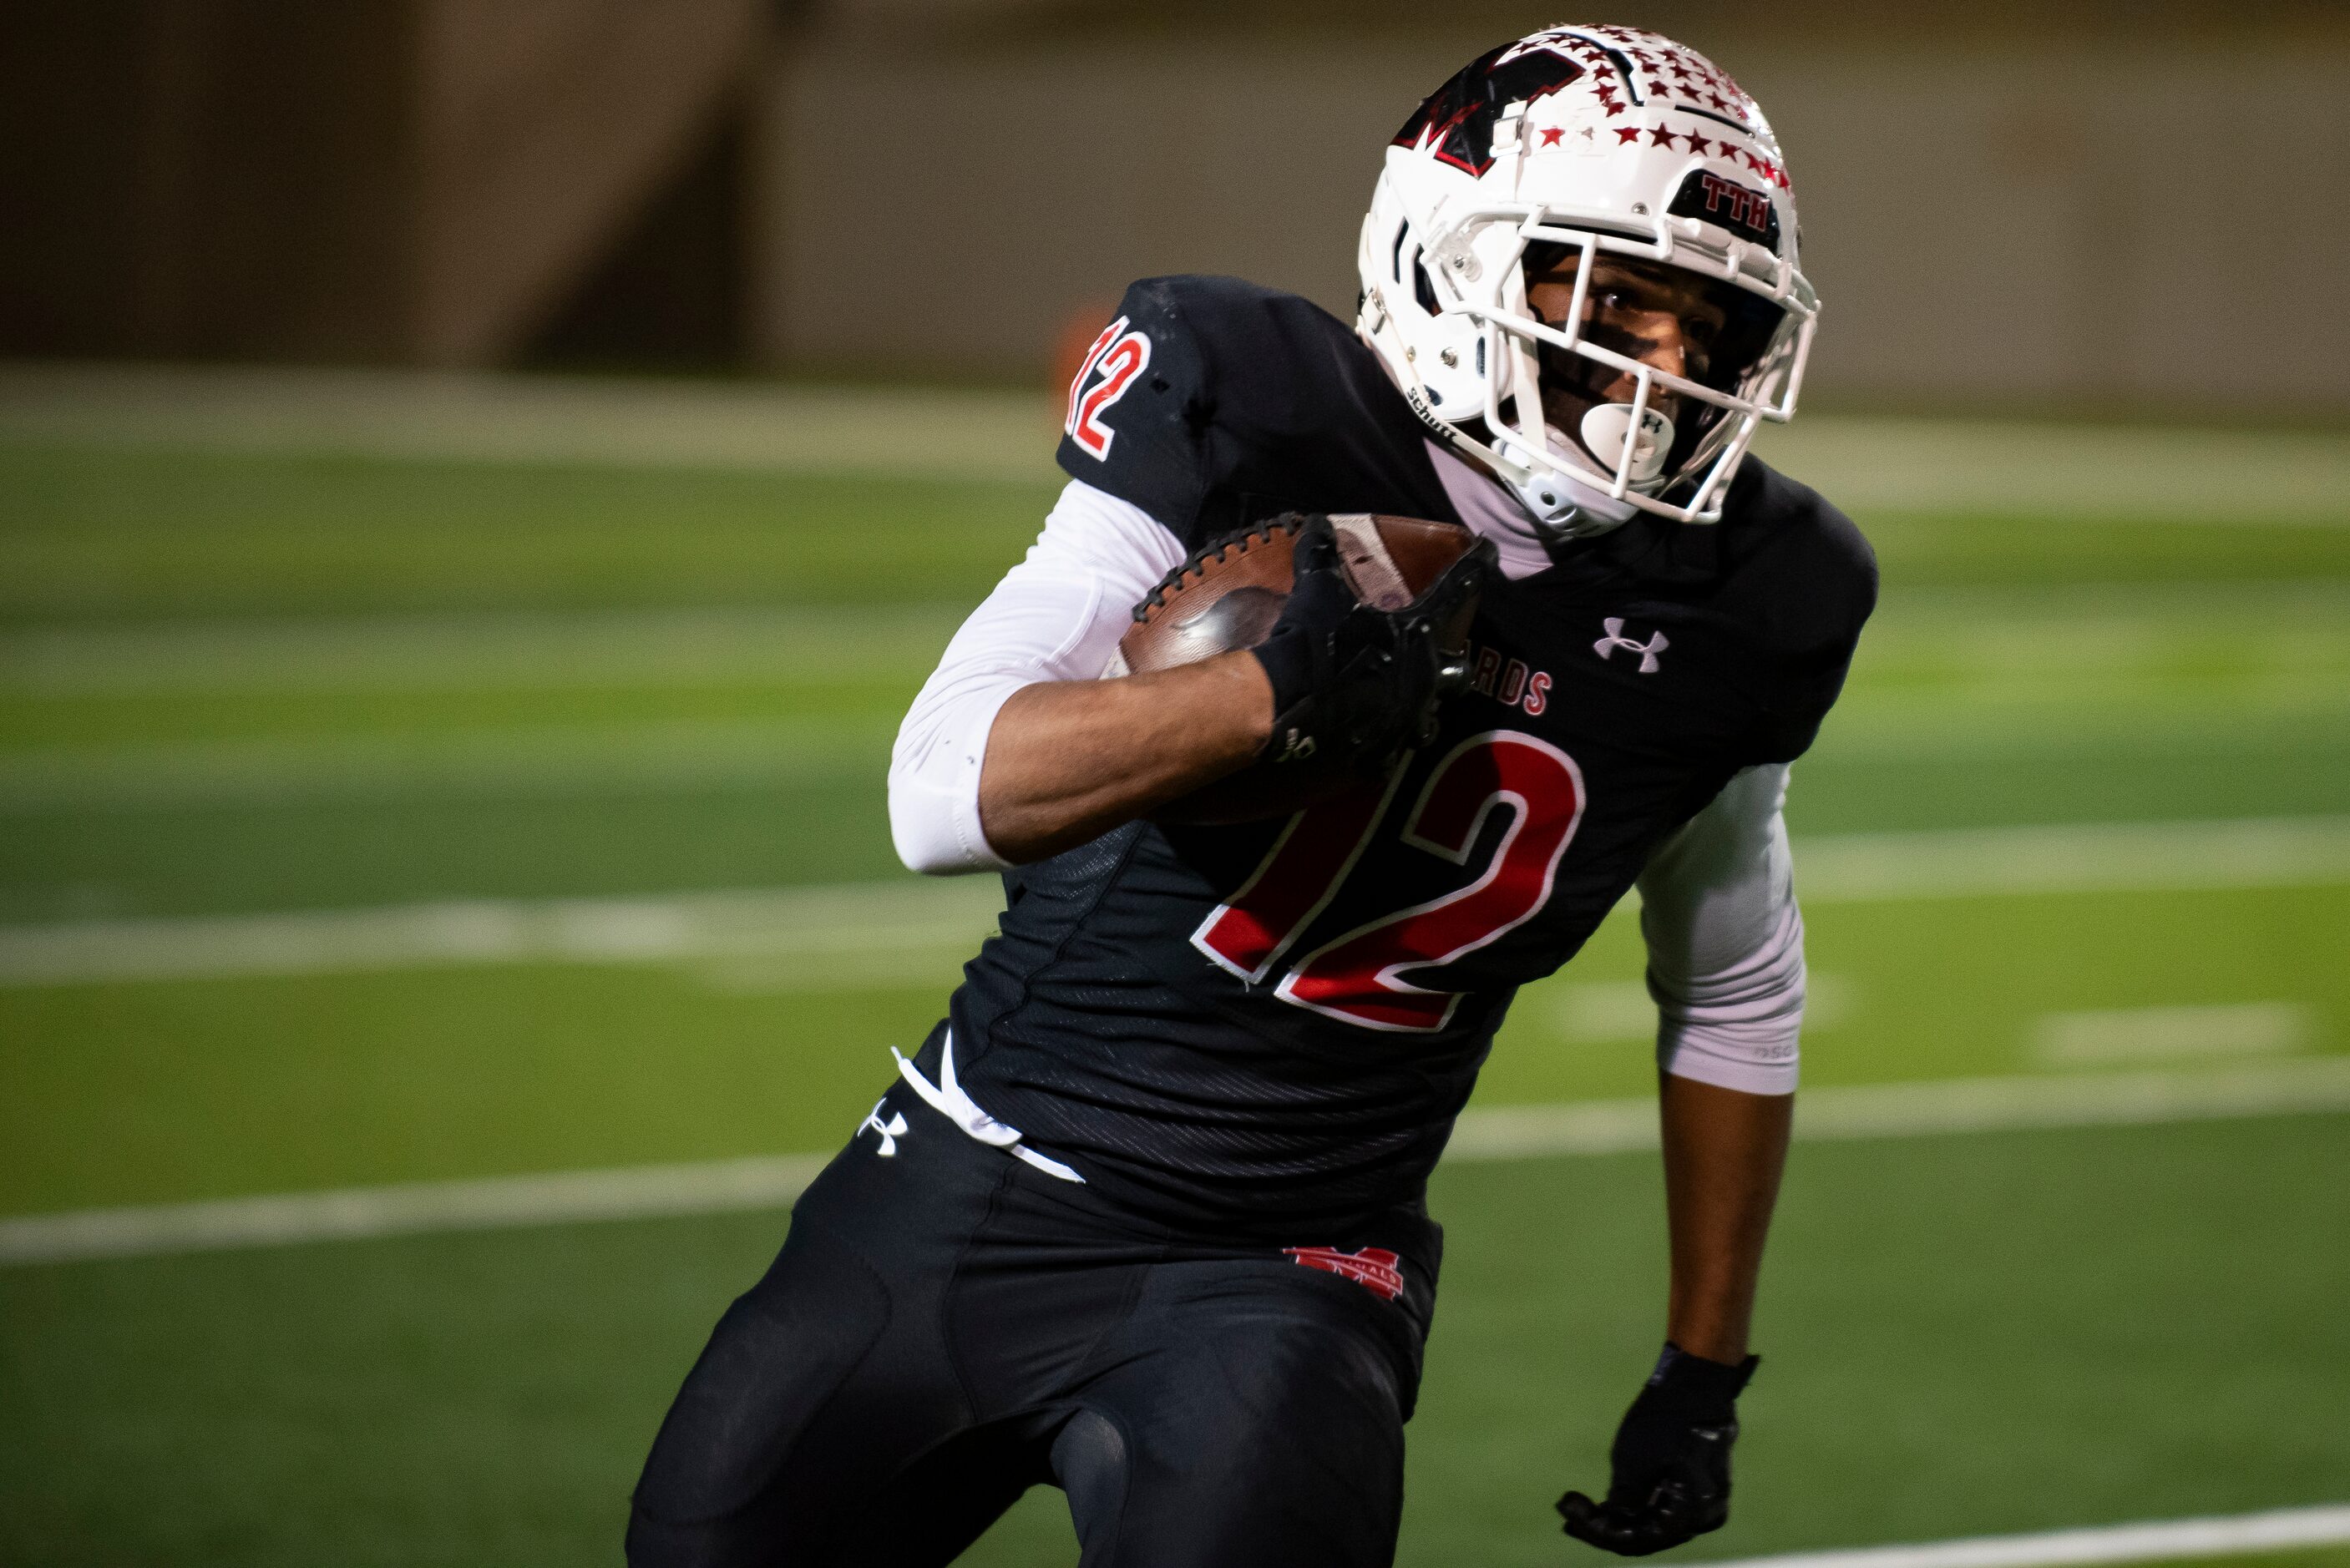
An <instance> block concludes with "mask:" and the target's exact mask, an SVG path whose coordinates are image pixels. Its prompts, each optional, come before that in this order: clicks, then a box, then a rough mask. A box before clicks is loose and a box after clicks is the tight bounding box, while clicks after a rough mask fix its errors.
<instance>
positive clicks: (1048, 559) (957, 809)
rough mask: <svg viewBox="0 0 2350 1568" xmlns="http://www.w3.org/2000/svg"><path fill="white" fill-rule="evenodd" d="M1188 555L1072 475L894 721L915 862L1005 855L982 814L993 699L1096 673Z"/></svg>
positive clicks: (892, 828) (985, 863) (895, 795)
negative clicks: (1038, 529) (1017, 559)
mask: <svg viewBox="0 0 2350 1568" xmlns="http://www.w3.org/2000/svg"><path fill="white" fill-rule="evenodd" d="M1183 559H1184V552H1183V547H1182V545H1181V543H1180V541H1179V540H1178V539H1177V538H1176V537H1175V535H1173V534H1172V533H1170V532H1169V531H1168V530H1167V529H1166V528H1165V527H1164V526H1162V525H1161V524H1159V522H1158V520H1157V519H1155V518H1153V517H1152V516H1151V515H1150V514H1149V513H1148V512H1145V511H1143V510H1142V508H1140V507H1139V506H1137V505H1135V504H1132V503H1131V502H1127V501H1121V500H1119V499H1118V497H1116V496H1114V495H1111V494H1108V493H1107V492H1104V491H1100V490H1097V489H1095V488H1094V487H1093V486H1091V485H1089V484H1086V483H1082V482H1080V481H1076V480H1072V481H1070V482H1069V484H1068V486H1067V487H1066V489H1064V490H1063V491H1062V492H1061V498H1060V500H1059V501H1058V502H1057V503H1055V505H1054V507H1053V510H1052V513H1051V514H1050V515H1049V516H1047V517H1046V518H1045V531H1044V533H1042V534H1041V535H1038V536H1037V539H1036V543H1035V544H1034V545H1030V546H1029V549H1028V555H1027V557H1026V559H1024V560H1023V561H1022V562H1021V563H1020V564H1019V565H1018V566H1014V567H1013V568H1012V570H1011V571H1009V572H1007V573H1006V574H1004V577H1003V581H1002V582H1000V583H998V584H997V585H996V586H995V591H994V592H993V593H991V594H990V595H988V596H987V598H986V601H985V602H984V603H983V604H982V605H981V606H980V607H979V608H977V609H976V610H973V611H972V615H971V618H970V619H968V620H966V621H964V622H963V624H962V629H961V630H959V631H957V632H956V633H955V635H954V639H953V640H952V641H951V642H949V643H948V644H947V649H946V652H945V654H944V655H943V656H942V657H941V659H940V660H939V667H938V669H937V670H934V671H932V672H931V678H930V680H927V681H926V682H924V683H923V686H922V690H921V692H920V695H919V696H917V697H916V698H915V699H914V705H913V706H912V707H911V708H910V709H909V710H908V711H907V712H906V719H905V722H903V723H902V724H900V725H899V727H898V743H897V745H896V746H895V747H894V748H893V749H892V750H891V752H890V756H889V837H890V840H891V842H892V843H894V844H895V845H896V846H897V849H898V858H899V859H900V860H902V861H904V862H905V863H906V865H907V867H909V868H910V869H911V870H915V871H921V872H926V873H929V874H931V875H932V876H949V875H952V874H953V873H955V872H959V871H991V870H1002V869H1003V867H1005V866H1006V865H1008V864H1009V862H1007V861H1005V860H1004V859H1003V857H1001V856H999V855H998V854H996V853H995V851H994V850H993V848H992V847H990V846H989V845H988V842H987V837H986V835H985V834H983V832H982V831H981V829H980V822H979V775H980V770H981V768H982V767H983V765H984V764H985V763H986V761H987V737H988V732H989V731H990V730H992V729H993V728H994V725H995V715H996V712H997V711H998V710H1000V709H1001V708H1002V707H1003V704H1004V701H1005V700H1006V699H1007V698H1009V697H1010V696H1011V695H1012V694H1013V693H1014V691H1019V690H1020V688H1022V687H1023V686H1026V685H1029V684H1031V683H1033V682H1035V681H1038V680H1092V679H1094V678H1096V677H1097V676H1099V675H1100V674H1101V673H1102V670H1103V669H1104V668H1105V667H1106V666H1107V664H1108V662H1109V659H1110V655H1111V653H1112V652H1113V651H1114V650H1115V649H1117V647H1118V639H1119V638H1120V637H1121V636H1123V635H1124V634H1125V631H1126V628H1127V627H1128V625H1130V624H1132V618H1133V611H1134V607H1135V606H1136V605H1137V604H1139V603H1140V602H1141V600H1142V597H1143V596H1144V595H1146V594H1148V593H1149V591H1150V590H1151V589H1152V588H1153V587H1157V586H1158V584H1159V579H1161V578H1162V577H1164V576H1166V575H1167V574H1168V573H1169V572H1170V571H1172V570H1173V569H1174V568H1175V567H1177V566H1180V565H1182V564H1183Z"/></svg>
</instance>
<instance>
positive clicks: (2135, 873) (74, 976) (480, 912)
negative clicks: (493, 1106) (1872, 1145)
mask: <svg viewBox="0 0 2350 1568" xmlns="http://www.w3.org/2000/svg"><path fill="white" fill-rule="evenodd" d="M1795 880H1796V886H1797V888H1798V890H1799V891H1800V892H1801V894H1802V895H1803V898H1804V902H1805V903H1806V904H1810V905H1814V906H1818V905H1824V904H1835V903H1866V902H1877V901H1882V900H1889V899H1902V898H1971V897H1988V896H1994V895H2001V894H2054V893H2098V892H2150V891H2191V890H2195V889H2208V888H2303V887H2324V886H2330V885H2334V884H2337V883H2343V882H2350V817H2343V816H2314V817H2280V818H2266V819H2259V820H2253V821H2241V822H2167V823H2166V822H2150V823H2112V824H2094V823H2093V824H2084V825H2076V826H2051V827H1995V828H1978V829H1966V830H1962V831H1958V832H1933V833H1884V834H1859V835H1853V836H1842V837H1832V838H1811V839H1805V840H1803V841H1801V842H1799V843H1798V844H1797V846H1796V849H1795ZM1002 907H1003V895H1002V893H1001V891H1000V889H999V888H998V886H997V884H996V882H995V880H994V878H993V877H960V878H955V877H950V878H941V879H938V880H928V881H920V882H916V881H901V882H873V883H854V884H849V885H847V886H836V887H819V888H779V889H754V890H744V891H733V892H716V893H681V894H672V895H668V896H663V897H646V898H567V899H547V900H515V899H477V900H466V901H462V902H450V903H439V904H412V905H398V906H393V907H390V908H387V909H322V910H314V911H307V912H300V913H288V914H267V915H198V916H186V917H180V918H174V919H142V920H89V921H77V922H73V923H69V924H62V925H53V926H30V927H17V928H14V929H8V928H0V987H6V986H34V985H85V984H98V983H109V982H119V981H159V980H203V979H224V978H232V977H236V976H253V975H302V974H333V973H359V972H365V971H386V970H402V969H416V968H427V967H438V966H443V965H451V964H536V963H584V964H612V963H662V964H675V963H691V964H693V965H695V966H697V967H698V968H702V969H703V970H705V971H708V972H711V973H712V974H714V975H718V976H722V977H723V978H722V979H721V981H720V982H721V983H722V984H726V985H730V986H746V985H747V986H749V987H751V988H753V989H759V990H770V991H798V990H827V989H839V988H841V987H843V986H861V985H864V984H868V983H870V977H871V976H873V975H875V974H877V973H879V974H883V975H887V974H889V973H891V972H893V971H892V970H891V969H890V967H889V966H892V965H905V966H908V967H905V968H904V969H903V970H902V971H896V972H902V973H904V974H907V975H910V976H913V975H919V977H920V978H921V979H922V980H923V981H928V980H929V979H931V978H932V977H934V976H936V975H938V974H941V973H944V974H947V975H951V973H952V971H953V967H954V965H955V964H958V963H960V962H961V961H962V960H963V959H965V958H968V957H969V956H970V950H971V949H972V947H974V946H975V945H976V944H977V941H978V940H979V938H981V937H983V936H984V935H985V934H987V932H988V930H989V929H991V927H992V925H993V919H994V916H995V914H996V912H997V911H998V910H999V909H1002ZM941 964H943V965H944V966H945V967H944V969H941V967H940V966H941ZM712 966H715V967H714V968H713V967H712Z"/></svg>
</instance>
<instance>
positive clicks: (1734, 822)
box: [1640, 763, 1804, 1095]
mask: <svg viewBox="0 0 2350 1568" xmlns="http://www.w3.org/2000/svg"><path fill="white" fill-rule="evenodd" d="M1786 795H1787V769H1786V765H1785V764H1784V763H1773V764H1769V765H1766V766H1763V767H1753V768H1747V769H1745V770H1744V771H1742V772H1741V773H1739V774H1735V775H1733V776H1732V777H1731V781H1730V783H1729V784H1725V785H1723V786H1722V790H1721V794H1718V795H1716V796H1715V797H1714V798H1713V801H1712V802H1711V804H1710V805H1707V806H1706V808H1705V809H1704V810H1703V811H1700V812H1699V813H1698V814H1697V815H1695V816H1693V817H1691V818H1690V820H1689V821H1688V822H1687V823H1686V824H1684V825H1683V826H1682V827H1681V829H1680V831H1679V833H1677V834H1675V835H1674V836H1672V837H1671V838H1669V839H1668V840H1667V841H1666V842H1665V844H1664V846H1663V847H1662V848H1660V849H1659V850H1658V851H1657V853H1656V854H1655V855H1653V856H1652V857H1649V860H1648V867H1646V869H1644V870H1643V871H1642V872H1641V874H1640V898H1641V907H1640V932H1641V935H1642V936H1644V937H1646V938H1647V939H1648V994H1649V995H1650V996H1652V997H1654V998H1655V999H1656V1002H1657V1062H1658V1064H1659V1066H1661V1067H1662V1068H1663V1069H1664V1070H1665V1071H1666V1072H1668V1073H1670V1074H1672V1075H1675V1076H1676V1077H1682V1078H1694V1079H1696V1080H1698V1081H1699V1082H1700V1083H1704V1084H1713V1085H1719V1086H1721V1087H1722V1088H1726V1089H1739V1090H1743V1091H1744V1092H1746V1093H1747V1094H1751V1095H1788V1094H1793V1093H1794V1089H1795V1078H1796V1066H1797V1064H1796V1057H1797V1037H1798V1035H1799V1034H1800V1033H1801V1031H1802V1028H1803V1022H1804V917H1803V911H1802V910H1801V909H1798V908H1797V907H1796V904H1795V886H1794V859H1793V857H1792V856H1791V855H1790V854H1789V852H1788V848H1787V826H1786V822H1785V819H1784V818H1783V816H1782V815H1781V812H1780V808H1781V806H1782V805H1783V804H1784V802H1785V800H1786Z"/></svg>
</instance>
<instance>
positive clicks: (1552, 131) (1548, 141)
mask: <svg viewBox="0 0 2350 1568" xmlns="http://www.w3.org/2000/svg"><path fill="white" fill-rule="evenodd" d="M1565 134H1566V132H1565V131H1564V130H1560V129H1559V128H1558V127H1556V126H1555V125H1554V126H1552V127H1550V128H1549V129H1547V130H1544V132H1543V133H1542V139H1543V140H1542V144H1543V145H1544V147H1556V146H1557V145H1558V143H1559V139H1560V138H1561V137H1563V136H1565Z"/></svg>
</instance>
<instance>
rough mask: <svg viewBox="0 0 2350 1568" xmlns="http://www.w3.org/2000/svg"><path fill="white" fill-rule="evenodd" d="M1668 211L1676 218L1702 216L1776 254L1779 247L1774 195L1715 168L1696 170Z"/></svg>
mask: <svg viewBox="0 0 2350 1568" xmlns="http://www.w3.org/2000/svg"><path fill="white" fill-rule="evenodd" d="M1665 211H1666V212H1667V213H1669V214H1670V215H1671V216H1673V217H1676V218H1701V219H1703V220H1704V221H1705V222H1707V223H1712V224H1715V225H1717V226H1718V227H1721V228H1725V229H1728V230H1729V231H1730V232H1731V234H1736V235H1737V236H1738V237H1739V238H1740V239H1742V240H1752V241H1753V242H1754V243H1755V244H1758V245H1763V246H1766V247H1768V248H1769V249H1770V250H1771V251H1772V252H1773V254H1776V252H1777V251H1778V249H1779V209H1778V207H1777V206H1776V205H1774V204H1773V202H1772V200H1771V198H1770V195H1769V194H1768V193H1767V192H1762V191H1757V190H1755V189H1754V188H1752V186H1749V185H1744V184H1741V183H1740V182H1738V181H1735V180H1732V179H1731V178H1730V177H1729V176H1728V175H1725V174H1717V173H1715V172H1714V171H1712V170H1711V169H1697V170H1692V171H1690V176H1689V178H1688V179H1686V180H1683V181H1682V182H1681V188H1680V189H1679V191H1677V192H1674V194H1673V201H1672V205H1670V206H1669V207H1667V208H1666V209H1665Z"/></svg>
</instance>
